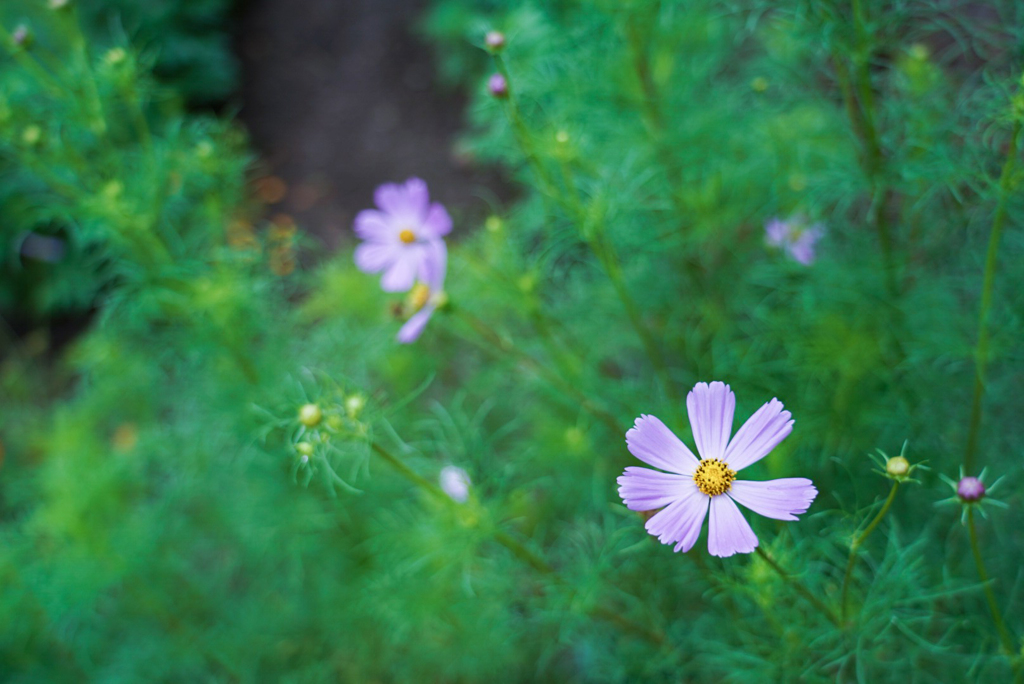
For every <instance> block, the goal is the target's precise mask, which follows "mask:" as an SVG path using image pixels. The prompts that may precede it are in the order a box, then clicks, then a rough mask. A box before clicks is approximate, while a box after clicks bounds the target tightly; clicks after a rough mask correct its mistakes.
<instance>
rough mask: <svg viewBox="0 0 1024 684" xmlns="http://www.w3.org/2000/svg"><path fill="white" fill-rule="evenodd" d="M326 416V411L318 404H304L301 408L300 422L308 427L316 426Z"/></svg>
mask: <svg viewBox="0 0 1024 684" xmlns="http://www.w3.org/2000/svg"><path fill="white" fill-rule="evenodd" d="M323 417H324V412H323V411H321V410H320V407H319V406H317V405H316V404H304V405H303V406H302V408H300V409H299V422H300V423H302V424H303V425H305V426H306V427H309V428H311V427H316V426H317V425H319V424H320V421H321V420H322V419H323Z"/></svg>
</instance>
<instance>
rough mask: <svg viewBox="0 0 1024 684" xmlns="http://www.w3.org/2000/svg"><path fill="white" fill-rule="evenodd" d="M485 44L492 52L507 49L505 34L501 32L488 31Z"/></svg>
mask: <svg viewBox="0 0 1024 684" xmlns="http://www.w3.org/2000/svg"><path fill="white" fill-rule="evenodd" d="M484 43H486V44H487V49H488V50H490V51H491V52H499V51H500V50H501V49H502V48H504V47H505V34H504V33H502V32H501V31H488V32H487V35H486V36H484Z"/></svg>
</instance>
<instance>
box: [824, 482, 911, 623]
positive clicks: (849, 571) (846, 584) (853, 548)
mask: <svg viewBox="0 0 1024 684" xmlns="http://www.w3.org/2000/svg"><path fill="white" fill-rule="evenodd" d="M899 488H900V483H899V482H893V483H892V489H890V490H889V497H888V498H887V499H886V500H885V503H884V504H883V505H882V508H881V510H879V511H878V514H877V515H876V516H875V518H874V520H872V521H871V524H869V525H868V526H867V527H866V528H864V531H863V532H861V533H860V534H859V535H858V536H857V538H856V539H854V540H853V543H852V544H850V559H849V560H848V561H847V562H846V573H845V574H844V575H843V588H842V592H841V593H840V597H841V598H840V600H839V613H840V617H841V618H842V621H843V622H844V623H845V622H846V613H847V610H846V609H847V600H846V598H847V595H848V591H849V588H850V577H851V576H852V575H853V566H854V563H855V562H856V560H857V550H858V549H860V547H861V546H863V544H864V542H865V541H867V538H868V537H869V536H870V535H871V533H872V532H874V531H875V528H876V527H878V524H879V523H880V522H882V518H884V517H885V514H886V513H888V512H889V508H890V507H891V506H892V502H893V501H895V500H896V491H897V490H898V489H899Z"/></svg>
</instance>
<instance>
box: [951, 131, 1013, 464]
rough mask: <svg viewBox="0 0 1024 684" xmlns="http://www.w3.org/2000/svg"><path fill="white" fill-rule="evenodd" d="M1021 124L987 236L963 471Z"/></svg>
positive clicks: (976, 429)
mask: <svg viewBox="0 0 1024 684" xmlns="http://www.w3.org/2000/svg"><path fill="white" fill-rule="evenodd" d="M1020 129H1021V123H1020V121H1017V122H1015V123H1014V125H1013V132H1012V133H1011V135H1010V144H1009V149H1008V150H1007V153H1006V162H1005V163H1004V164H1003V172H1002V174H1001V175H1000V178H999V204H998V205H997V206H996V213H995V216H994V217H993V218H992V232H991V233H990V234H989V238H988V254H987V255H986V257H985V274H984V276H983V279H982V284H981V305H980V307H979V312H978V346H977V347H976V348H975V351H974V398H973V400H972V401H971V419H970V421H971V422H970V425H969V427H968V430H967V447H966V449H965V451H964V473H965V474H966V475H970V474H971V473H972V472H974V461H975V456H976V454H977V451H978V436H979V434H980V431H981V403H982V398H983V396H984V394H985V369H986V366H987V365H988V344H989V318H990V317H991V315H992V294H993V291H994V288H995V280H996V264H997V262H998V259H999V239H1000V237H1001V236H1002V233H1003V226H1004V225H1005V224H1006V213H1007V211H1006V209H1007V202H1008V201H1009V198H1010V190H1011V186H1012V184H1013V180H1012V179H1013V173H1014V169H1015V168H1016V166H1017V139H1018V138H1019V137H1020Z"/></svg>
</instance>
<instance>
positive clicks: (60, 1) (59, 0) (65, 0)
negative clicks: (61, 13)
mask: <svg viewBox="0 0 1024 684" xmlns="http://www.w3.org/2000/svg"><path fill="white" fill-rule="evenodd" d="M70 4H71V0H50V2H49V5H50V9H53V10H59V9H64V8H65V7H67V6H68V5H70Z"/></svg>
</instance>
